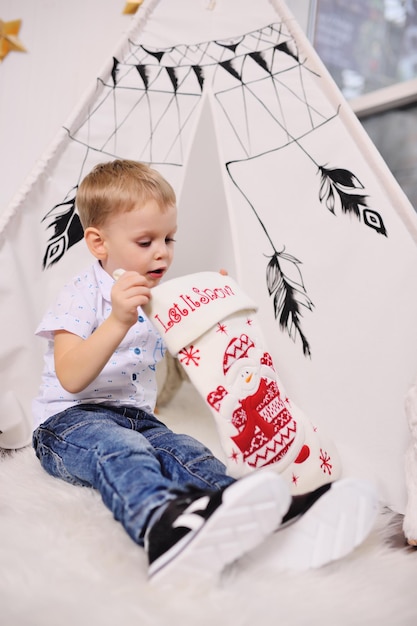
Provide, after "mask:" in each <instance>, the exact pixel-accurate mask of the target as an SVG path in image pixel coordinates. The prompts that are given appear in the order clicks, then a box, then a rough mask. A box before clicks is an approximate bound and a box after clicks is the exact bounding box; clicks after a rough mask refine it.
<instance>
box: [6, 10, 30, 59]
mask: <svg viewBox="0 0 417 626" xmlns="http://www.w3.org/2000/svg"><path fill="white" fill-rule="evenodd" d="M21 24H22V20H13V21H12V22H3V20H0V62H1V61H3V59H4V57H5V56H7V55H8V54H9V52H11V51H16V52H26V48H25V47H24V46H23V44H22V43H21V42H20V41H19V38H18V36H17V35H18V34H19V30H20V26H21Z"/></svg>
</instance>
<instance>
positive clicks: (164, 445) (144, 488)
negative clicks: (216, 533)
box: [33, 404, 234, 545]
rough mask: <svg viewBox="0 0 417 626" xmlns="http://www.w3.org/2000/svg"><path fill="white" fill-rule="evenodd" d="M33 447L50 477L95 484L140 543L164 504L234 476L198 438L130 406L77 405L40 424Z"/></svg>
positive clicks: (218, 486)
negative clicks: (174, 430)
mask: <svg viewBox="0 0 417 626" xmlns="http://www.w3.org/2000/svg"><path fill="white" fill-rule="evenodd" d="M33 447H34V448H35V451H36V455H37V457H38V458H39V460H40V462H41V464H42V466H43V468H44V469H45V470H46V471H47V472H48V473H49V474H51V475H52V476H56V477H58V478H62V479H63V480H65V481H67V482H69V483H72V484H74V485H84V486H88V487H93V488H95V489H97V490H98V491H99V492H100V494H101V496H102V498H103V501H104V503H105V504H106V506H107V507H108V508H109V509H110V510H111V511H112V513H113V515H114V517H115V519H116V520H118V521H120V522H121V523H122V524H123V526H124V528H125V530H126V531H127V533H128V534H129V535H130V537H132V539H133V540H134V541H135V542H136V543H138V544H139V545H143V538H144V535H145V531H146V528H147V526H148V525H149V524H152V522H153V521H154V519H155V518H156V516H157V515H159V512H160V511H161V510H162V508H161V507H165V506H166V505H167V504H168V502H169V501H170V500H172V499H173V498H175V497H176V496H177V495H178V494H179V493H184V492H186V491H187V488H188V487H193V488H197V489H203V490H205V491H207V490H208V491H216V490H219V489H222V488H224V487H226V486H228V485H230V484H231V483H232V482H234V479H233V478H231V477H230V476H227V475H226V467H225V466H224V465H223V463H221V462H220V461H219V460H218V459H216V458H215V457H214V456H213V454H212V453H211V452H210V450H209V449H208V448H206V447H205V446H204V445H203V444H201V443H200V442H199V441H197V440H196V439H194V438H193V437H190V436H188V435H183V434H176V433H174V432H172V431H171V430H170V429H169V428H167V426H165V424H163V423H162V422H160V421H159V420H158V419H157V418H156V417H155V416H154V415H150V414H148V413H145V412H144V411H141V410H138V409H135V408H132V407H111V406H107V405H102V404H83V405H78V406H75V407H71V408H70V409H67V410H66V411H63V412H61V413H58V414H56V415H53V416H52V417H50V418H49V419H48V420H46V421H45V422H44V423H43V424H41V425H40V426H39V427H38V428H37V429H36V430H35V432H34V433H33Z"/></svg>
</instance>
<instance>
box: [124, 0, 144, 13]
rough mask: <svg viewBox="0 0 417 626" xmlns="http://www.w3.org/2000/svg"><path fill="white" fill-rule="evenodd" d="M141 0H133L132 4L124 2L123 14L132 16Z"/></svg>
mask: <svg viewBox="0 0 417 626" xmlns="http://www.w3.org/2000/svg"><path fill="white" fill-rule="evenodd" d="M142 2H143V0H133V2H126V5H125V8H124V10H123V13H127V14H128V15H133V14H134V13H136V11H137V10H138V8H139V7H140V5H141V4H142Z"/></svg>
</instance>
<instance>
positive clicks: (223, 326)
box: [145, 272, 341, 494]
mask: <svg viewBox="0 0 417 626" xmlns="http://www.w3.org/2000/svg"><path fill="white" fill-rule="evenodd" d="M256 311H257V307H256V305H255V304H254V303H253V302H252V301H251V300H250V298H249V297H248V296H247V295H246V294H245V293H244V292H243V291H242V290H241V289H240V287H239V286H238V285H237V283H236V282H235V281H234V280H233V279H231V278H230V277H229V276H222V275H220V274H218V273H215V272H201V273H197V274H191V275H188V276H183V277H181V278H176V279H173V280H170V281H168V282H166V283H163V284H161V285H159V286H158V287H155V288H154V289H153V290H152V298H151V301H150V303H149V305H148V307H147V308H146V309H145V312H146V313H147V315H148V317H149V319H150V321H151V322H152V323H153V324H154V326H155V327H156V329H157V330H158V332H159V333H160V334H161V335H162V337H163V339H164V341H165V344H166V346H167V349H168V350H169V352H170V353H171V354H172V355H173V356H175V357H177V358H178V360H179V362H180V364H181V366H182V367H183V368H184V370H185V371H186V373H187V374H188V376H189V379H190V381H191V382H192V383H193V384H194V386H195V387H196V389H197V390H198V391H199V392H200V394H201V396H202V397H203V399H204V400H205V402H206V403H207V405H208V407H209V408H210V411H211V413H212V415H213V417H214V419H215V422H216V425H217V432H218V435H219V438H220V442H221V445H222V448H223V451H224V454H225V458H226V464H227V469H228V472H229V474H230V475H231V476H234V477H235V478H240V477H242V476H244V475H246V474H248V473H249V472H252V471H254V470H257V469H259V468H261V467H265V466H268V467H269V468H272V469H275V470H276V471H277V472H279V473H280V474H281V475H282V476H283V477H284V478H286V479H287V481H288V483H289V485H290V487H291V491H292V493H293V494H301V493H305V492H307V491H312V490H313V489H316V488H317V487H319V486H320V485H322V484H324V483H328V482H331V481H333V480H336V479H337V478H339V477H340V473H341V468H340V461H339V457H338V454H337V450H336V448H335V446H334V444H333V443H332V442H331V441H330V440H328V439H327V438H325V437H324V436H323V435H322V434H321V433H320V432H319V429H318V428H317V426H314V425H313V424H312V423H311V422H310V420H308V419H307V417H306V416H305V414H304V413H303V412H302V411H301V410H300V409H299V408H298V407H297V406H296V405H295V404H294V403H293V402H291V401H290V400H289V398H288V397H287V395H286V394H285V391H284V387H283V385H282V382H281V381H280V379H279V377H278V374H277V370H276V367H275V365H274V363H273V359H272V357H271V355H270V353H269V351H268V349H267V347H266V344H265V340H264V338H263V336H262V332H261V329H260V327H259V324H258V319H257V313H256Z"/></svg>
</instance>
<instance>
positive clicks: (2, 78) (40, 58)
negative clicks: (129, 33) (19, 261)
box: [0, 0, 131, 211]
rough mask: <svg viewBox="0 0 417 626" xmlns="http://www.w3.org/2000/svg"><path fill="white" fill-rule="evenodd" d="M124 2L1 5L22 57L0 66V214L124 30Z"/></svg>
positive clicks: (9, 1) (39, 0)
mask: <svg viewBox="0 0 417 626" xmlns="http://www.w3.org/2000/svg"><path fill="white" fill-rule="evenodd" d="M124 5H125V3H124V1H123V0H87V1H85V0H71V1H70V2H68V1H67V0H0V19H2V20H3V21H6V22H7V21H11V20H14V19H22V26H21V29H20V33H19V39H20V40H21V42H22V43H23V44H24V46H25V47H26V48H27V53H20V52H10V53H9V54H8V56H7V57H6V58H5V59H4V61H3V62H2V63H1V64H0V164H1V177H0V211H3V210H4V209H5V208H6V206H7V205H8V203H9V202H10V201H11V199H12V197H13V195H14V194H15V193H16V192H17V191H18V189H19V188H20V187H21V185H22V184H23V182H24V180H25V178H26V176H27V175H28V174H29V172H30V171H31V170H32V168H33V166H34V164H35V162H36V160H37V159H38V158H39V157H40V156H41V155H42V154H43V153H44V152H45V151H46V149H47V147H48V146H49V145H50V143H51V141H52V140H53V139H54V137H55V135H56V133H57V131H58V129H59V127H60V126H62V125H63V124H64V123H65V121H66V119H67V118H68V116H69V115H70V114H71V112H72V111H73V109H74V108H75V107H76V106H77V105H78V102H79V101H80V99H81V98H82V97H83V96H84V92H85V91H86V90H87V89H89V87H90V85H91V84H92V81H94V77H95V76H96V75H97V72H98V71H99V70H100V69H101V67H102V66H103V63H104V61H105V60H106V59H108V58H109V56H111V55H112V53H113V51H114V49H115V47H116V46H117V44H118V42H119V40H120V38H121V37H122V35H123V33H124V32H125V30H126V29H127V28H128V27H129V25H130V23H131V16H129V15H123V14H122V11H123V8H124Z"/></svg>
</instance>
